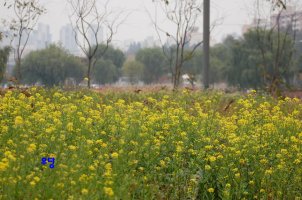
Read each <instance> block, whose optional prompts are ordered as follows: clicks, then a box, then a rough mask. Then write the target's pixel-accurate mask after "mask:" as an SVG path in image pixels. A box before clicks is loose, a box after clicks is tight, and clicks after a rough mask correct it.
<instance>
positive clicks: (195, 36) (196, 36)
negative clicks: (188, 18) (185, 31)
mask: <svg viewBox="0 0 302 200" xmlns="http://www.w3.org/2000/svg"><path fill="white" fill-rule="evenodd" d="M188 36H189V39H190V44H189V45H190V46H195V45H196V44H198V43H200V42H202V41H203V34H202V33H201V32H199V28H198V27H193V28H192V30H191V32H190V33H189V35H188Z"/></svg>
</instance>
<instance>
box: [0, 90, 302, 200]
mask: <svg viewBox="0 0 302 200" xmlns="http://www.w3.org/2000/svg"><path fill="white" fill-rule="evenodd" d="M301 120H302V103H301V101H300V100H298V99H289V98H286V99H283V100H282V99H279V100H276V99H273V98H271V97H269V96H265V95H258V94H256V93H255V92H253V93H251V94H249V95H240V94H238V95H230V94H224V93H221V92H208V93H201V92H189V91H182V92H174V93H172V92H171V93H169V92H152V93H141V94H135V93H130V92H128V93H113V92H111V93H110V92H108V93H106V94H104V93H97V92H92V91H61V90H59V89H37V88H31V89H29V90H28V91H27V93H26V94H24V92H23V93H22V92H20V91H7V92H5V93H3V94H2V96H0V199H43V200H44V199H123V200H124V199H125V200H127V199H147V200H148V199H215V200H216V199H296V200H298V199H302V121H301ZM42 158H54V159H55V162H54V167H53V168H50V165H49V164H45V165H43V164H41V159H42Z"/></svg>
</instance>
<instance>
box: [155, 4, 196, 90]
mask: <svg viewBox="0 0 302 200" xmlns="http://www.w3.org/2000/svg"><path fill="white" fill-rule="evenodd" d="M155 3H156V5H157V7H159V8H160V9H161V10H162V12H163V13H164V14H165V18H166V19H167V20H168V21H169V22H170V23H171V26H173V27H174V30H173V32H171V31H168V30H166V29H164V28H163V27H161V26H160V25H159V22H158V21H157V19H156V16H155V19H153V17H151V14H150V18H151V19H152V22H153V25H154V28H155V30H156V32H157V35H158V37H159V39H160V41H161V44H162V49H163V52H164V55H165V56H166V58H167V59H168V60H169V64H170V70H171V73H172V81H173V87H174V89H176V88H178V87H179V84H180V77H181V73H182V68H183V64H184V62H186V61H187V60H189V59H190V58H191V56H190V55H191V54H193V53H194V51H195V50H196V49H197V47H199V46H200V45H201V44H202V41H200V42H199V43H197V44H196V45H194V46H193V48H192V49H191V51H190V52H188V54H185V48H186V47H187V46H188V45H189V43H190V41H191V37H190V35H191V33H192V32H193V31H194V30H195V28H196V22H197V19H198V18H199V17H200V15H201V12H202V2H201V1H199V0H173V1H172V0H170V1H163V0H158V1H155ZM157 7H156V8H157ZM155 15H156V14H155ZM163 34H164V35H165V36H163ZM164 37H166V39H168V40H170V41H173V42H172V44H171V45H165V44H164V42H163V38H164Z"/></svg>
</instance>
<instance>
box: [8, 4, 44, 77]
mask: <svg viewBox="0 0 302 200" xmlns="http://www.w3.org/2000/svg"><path fill="white" fill-rule="evenodd" d="M4 6H6V7H7V8H8V9H12V10H13V13H14V17H13V19H12V20H11V21H10V22H6V23H9V24H8V25H9V29H10V31H11V32H12V38H11V39H12V42H13V40H15V44H14V45H13V50H14V58H15V62H16V78H17V80H18V82H20V80H21V78H22V74H21V59H22V55H23V53H24V50H25V49H26V46H27V43H28V40H29V37H30V35H31V33H32V31H33V28H34V27H35V25H36V24H37V22H38V20H39V17H40V16H41V15H42V14H43V13H44V12H45V9H44V8H43V7H42V6H41V5H40V4H39V1H38V0H13V1H10V0H6V1H5V3H4Z"/></svg>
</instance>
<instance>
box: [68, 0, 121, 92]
mask: <svg viewBox="0 0 302 200" xmlns="http://www.w3.org/2000/svg"><path fill="white" fill-rule="evenodd" d="M108 3H109V1H107V2H106V3H105V4H104V5H103V6H102V8H101V9H100V8H99V7H98V5H97V1H96V0H69V4H70V6H71V10H72V14H71V17H70V18H71V21H72V25H73V28H74V32H75V39H76V42H77V45H78V46H79V47H80V49H81V50H82V52H83V53H84V54H85V56H86V58H87V62H88V66H87V75H86V76H87V78H88V82H87V86H88V88H90V85H91V72H92V69H93V67H94V66H95V64H96V62H97V60H98V58H99V57H102V56H103V55H104V54H105V52H106V50H107V49H108V46H109V44H110V43H111V41H112V37H113V35H114V34H115V33H116V31H117V27H118V25H119V24H120V23H121V21H120V23H119V24H117V20H120V19H119V17H120V15H118V16H116V17H115V18H114V19H112V20H111V19H110V17H111V16H112V13H113V12H112V11H109V9H108ZM110 20H111V21H110ZM100 31H104V32H105V33H106V36H105V38H104V43H105V48H104V49H103V51H102V52H99V56H98V57H96V53H97V50H98V48H99V44H100V43H101V41H100V40H101V38H100Z"/></svg>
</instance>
